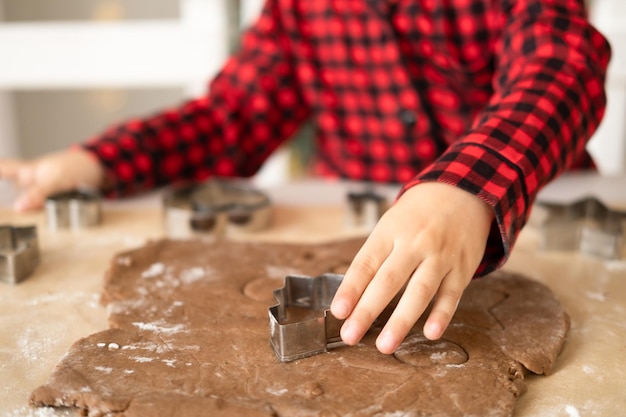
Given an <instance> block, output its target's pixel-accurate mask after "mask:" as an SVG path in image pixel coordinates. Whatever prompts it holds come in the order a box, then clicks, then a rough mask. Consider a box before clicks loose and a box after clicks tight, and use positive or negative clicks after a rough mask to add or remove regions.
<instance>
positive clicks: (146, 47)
mask: <svg viewBox="0 0 626 417" xmlns="http://www.w3.org/2000/svg"><path fill="white" fill-rule="evenodd" d="M221 26H222V25H213V26H209V25H206V26H205V28H202V29H200V28H199V26H198V25H194V26H191V27H190V26H188V25H183V24H182V23H181V22H180V21H179V20H151V21H147V22H141V21H135V22H114V23H94V22H55V23H46V24H42V23H36V24H35V23H19V24H18V23H5V24H3V25H0V57H4V58H3V59H2V61H3V62H2V70H1V71H0V89H6V90H15V89H58V88H86V87H93V86H97V87H113V86H114V87H162V86H184V85H189V84H194V83H196V84H197V83H203V82H206V81H207V80H209V79H210V78H211V76H212V75H213V74H214V73H215V72H216V71H217V70H218V69H219V67H220V66H221V64H222V63H223V61H224V59H225V58H226V56H227V52H228V51H227V42H226V41H225V39H224V36H225V34H226V32H225V31H224V28H223V27H221Z"/></svg>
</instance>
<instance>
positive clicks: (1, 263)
mask: <svg viewBox="0 0 626 417" xmlns="http://www.w3.org/2000/svg"><path fill="white" fill-rule="evenodd" d="M37 265H39V243H38V241H37V228H36V227H35V226H22V227H17V226H8V225H2V226H0V281H3V282H7V283H9V284H18V283H20V282H21V281H23V280H24V279H26V278H27V277H28V276H29V275H30V274H31V273H32V272H33V271H34V270H35V268H36V267H37Z"/></svg>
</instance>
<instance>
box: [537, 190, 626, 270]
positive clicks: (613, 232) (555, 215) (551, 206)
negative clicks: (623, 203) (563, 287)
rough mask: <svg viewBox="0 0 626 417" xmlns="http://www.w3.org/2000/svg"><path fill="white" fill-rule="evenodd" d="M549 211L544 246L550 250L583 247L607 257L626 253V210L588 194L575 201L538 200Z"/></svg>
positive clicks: (542, 227) (583, 249) (544, 227)
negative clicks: (615, 208) (561, 202)
mask: <svg viewBox="0 0 626 417" xmlns="http://www.w3.org/2000/svg"><path fill="white" fill-rule="evenodd" d="M538 207H539V208H540V209H543V210H545V214H544V218H543V221H542V222H541V232H542V233H541V239H540V247H541V248H543V249H546V250H579V251H580V252H582V253H585V254H588V255H593V256H598V257H601V258H605V259H620V258H622V257H623V256H624V253H623V252H624V236H625V235H626V211H617V210H611V209H609V208H608V207H607V206H605V205H604V204H603V203H602V202H600V201H599V200H598V199H596V198H593V197H587V198H584V199H581V200H578V201H575V202H573V203H571V204H558V203H542V202H539V203H538Z"/></svg>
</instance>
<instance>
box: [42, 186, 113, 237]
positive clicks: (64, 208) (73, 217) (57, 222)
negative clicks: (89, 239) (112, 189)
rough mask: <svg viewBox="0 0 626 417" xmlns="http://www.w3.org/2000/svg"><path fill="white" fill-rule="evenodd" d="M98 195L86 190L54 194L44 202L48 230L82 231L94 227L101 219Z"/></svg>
mask: <svg viewBox="0 0 626 417" xmlns="http://www.w3.org/2000/svg"><path fill="white" fill-rule="evenodd" d="M100 200H101V199H100V195H99V194H98V193H96V192H92V191H86V190H73V191H67V192H63V193H58V194H54V195H52V196H50V197H48V199H47V200H46V220H47V223H48V228H50V229H52V230H59V229H82V228H86V227H92V226H96V225H98V224H99V223H100V221H101V219H102V212H101V209H100Z"/></svg>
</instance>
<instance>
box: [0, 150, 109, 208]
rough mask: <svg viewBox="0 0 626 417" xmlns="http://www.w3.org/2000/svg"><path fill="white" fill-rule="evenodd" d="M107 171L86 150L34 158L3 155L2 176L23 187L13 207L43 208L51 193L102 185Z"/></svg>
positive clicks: (2, 178)
mask: <svg viewBox="0 0 626 417" xmlns="http://www.w3.org/2000/svg"><path fill="white" fill-rule="evenodd" d="M103 177H104V171H103V169H102V167H101V166H100V164H99V163H98V162H97V161H96V160H95V159H94V158H93V157H92V156H91V155H90V154H89V153H87V152H86V151H83V150H71V151H65V152H59V153H55V154H50V155H46V156H44V157H42V158H39V159H36V160H33V161H22V160H15V159H0V180H8V181H11V182H14V183H15V184H16V185H17V186H18V187H20V188H21V189H22V192H21V194H20V195H19V197H18V198H17V199H16V201H15V203H14V207H15V209H16V210H17V211H28V210H35V209H38V208H41V207H42V206H43V204H44V202H45V200H46V197H48V196H49V195H51V194H54V193H57V192H61V191H68V190H71V189H74V188H77V187H81V186H84V187H91V188H99V187H100V185H101V184H102V182H103Z"/></svg>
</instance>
